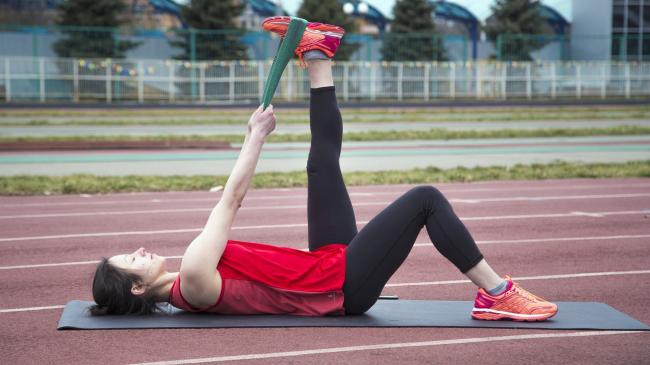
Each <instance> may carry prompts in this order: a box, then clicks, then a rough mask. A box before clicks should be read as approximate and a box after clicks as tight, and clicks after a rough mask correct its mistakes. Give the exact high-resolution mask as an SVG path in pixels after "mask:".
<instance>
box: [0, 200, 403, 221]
mask: <svg viewBox="0 0 650 365" xmlns="http://www.w3.org/2000/svg"><path fill="white" fill-rule="evenodd" d="M390 203H391V202H390V201H386V202H360V203H354V206H355V207H356V206H372V205H388V204H390ZM282 209H307V204H300V205H272V206H253V207H245V206H244V207H241V208H239V210H240V211H241V210H252V211H259V210H282ZM211 210H212V208H182V209H151V210H124V211H116V212H78V213H45V214H20V215H3V216H0V219H21V218H58V217H88V216H98V215H130V214H162V213H191V212H209V211H211Z"/></svg>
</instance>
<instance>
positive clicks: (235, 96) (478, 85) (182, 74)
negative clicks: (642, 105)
mask: <svg viewBox="0 0 650 365" xmlns="http://www.w3.org/2000/svg"><path fill="white" fill-rule="evenodd" d="M270 65H271V63H270V61H214V62H213V61H208V62H196V63H190V62H185V61H176V60H137V61H133V60H128V61H124V60H97V59H61V58H21V57H4V58H2V57H0V102H1V101H6V102H11V101H23V100H28V101H41V102H48V101H70V102H80V101H105V102H107V103H111V102H120V101H128V102H138V103H160V102H169V103H187V102H196V103H244V102H255V101H256V100H259V99H260V98H261V93H262V91H263V88H264V81H265V78H266V75H267V73H268V70H269V67H270ZM333 72H334V78H335V83H336V87H337V91H338V95H339V98H340V99H342V100H346V101H347V100H387V101H391V100H392V101H394V100H411V101H417V100H421V101H434V100H441V99H501V100H505V99H529V100H530V99H559V98H576V99H580V98H603V99H604V98H609V97H617V98H633V97H648V96H650V63H647V62H646V63H630V62H561V61H553V62H512V63H509V62H445V63H430V62H390V63H389V62H364V61H359V62H336V63H335V64H334V69H333ZM308 96H309V79H308V76H307V74H306V72H305V71H304V70H302V69H301V68H300V67H299V65H298V63H297V62H292V63H291V64H290V65H289V66H288V67H287V69H286V71H285V73H284V75H283V77H282V80H281V82H280V85H279V87H278V91H277V92H276V100H278V99H281V100H286V101H295V100H303V99H306V98H307V97H308Z"/></svg>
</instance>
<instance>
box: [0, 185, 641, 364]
mask: <svg viewBox="0 0 650 365" xmlns="http://www.w3.org/2000/svg"><path fill="white" fill-rule="evenodd" d="M588 182H589V184H595V185H598V184H601V182H598V181H596V182H594V181H588ZM642 182H644V180H635V181H634V183H636V184H639V183H642ZM576 183H584V182H581V181H576ZM617 183H618V184H627V185H633V184H632V181H627V180H619V181H617ZM607 184H610V185H616V184H613V183H612V181H610V180H605V181H602V185H607ZM566 185H567V184H566V182H544V184H541V185H540V184H539V183H538V182H535V183H533V182H531V183H525V182H524V183H519V182H513V183H503V184H502V185H501V183H496V184H493V185H489V184H446V186H445V188H447V189H450V190H451V189H456V190H458V191H462V190H463V189H466V190H471V189H472V188H477V187H478V188H486V187H487V188H488V189H489V188H493V189H497V190H498V189H499V186H502V189H501V190H502V192H501V193H503V194H504V195H508V194H512V192H513V189H515V188H516V186H522V187H524V188H531V187H535V186H536V187H544V188H545V189H540V191H544V193H543V194H546V195H561V194H566V193H567V190H571V189H567V188H566ZM553 186H555V187H556V189H555V190H557V191H554V189H553ZM610 188H611V187H610ZM364 189H368V190H372V189H374V188H373V187H370V188H365V187H364ZM634 189H637V190H635V191H636V192H638V189H639V188H638V187H636V188H635V187H628V188H624V189H623V190H625V191H628V192H631V191H632V190H634ZM351 190H352V189H351ZM368 190H365V191H368ZM575 190H576V189H574V191H573V192H571V194H575ZM395 191H396V192H397V191H404V187H403V186H401V187H398V188H397V189H395ZM443 191H444V189H443ZM646 191H647V190H646ZM303 192H304V190H303ZM601 192H602V190H601ZM252 193H253V194H251V196H254V195H255V192H252ZM278 193H290V192H278ZM454 194H455V193H454ZM459 194H460V193H459ZM472 194H476V195H474V196H473V197H474V198H480V196H479V194H483V198H491V197H494V196H495V195H498V194H499V192H495V191H494V190H492V191H485V192H483V193H480V192H475V193H472ZM543 194H540V195H543ZM172 195H177V194H170V195H169V196H172ZM462 195H463V197H467V194H462ZM120 196H121V195H120ZM140 196H148V195H140ZM57 198H58V199H60V197H56V198H55V197H52V200H55V199H57ZM105 198H107V199H115V197H114V196H107V197H105ZM39 199H40V198H39ZM65 199H70V200H72V197H65ZM82 199H83V198H82ZM353 199H354V197H353ZM364 199H365V198H364ZM10 200H11V199H10ZM27 200H29V199H27ZM52 200H48V199H45V202H48V201H52ZM86 200H87V198H86ZM598 200H599V201H600V202H599V203H598V202H596V204H597V205H596V206H595V207H597V208H600V209H599V211H607V208H608V207H610V206H611V204H612V201H611V199H598ZM14 201H16V200H14ZM623 201H624V200H623ZM628 201H629V200H628ZM645 201H646V202H647V200H645ZM1 203H4V199H2V201H0V204H1ZM537 203H538V202H535V204H536V205H534V208H535V209H537V210H538V211H539V212H542V213H543V212H545V211H547V210H552V209H556V207H555V206H554V204H555V203H553V202H550V201H547V202H546V203H541V204H539V205H538V204H537ZM618 203H620V201H619V202H618ZM467 204H471V203H467ZM489 204H490V205H489V206H487V208H488V209H489V210H490V211H491V212H490V215H499V214H507V213H508V210H509V209H519V208H518V207H517V204H522V202H491V203H489ZM623 204H624V203H623ZM630 204H632V203H630ZM634 204H637V203H634ZM473 205H476V207H473V208H472V209H478V210H473V211H472V214H473V215H474V214H476V215H479V214H483V213H485V212H484V211H481V209H482V208H480V206H482V205H483V203H478V204H476V203H475V204H473ZM511 205H512V206H513V208H509V207H510V206H511ZM126 206H129V205H128V204H126ZM454 206H455V207H456V208H457V210H460V209H461V205H459V204H457V203H454ZM524 207H525V206H524ZM36 208H37V209H36V212H37V213H38V207H36ZM129 208H130V209H137V205H136V206H135V207H129ZM618 208H621V207H618ZM623 208H625V206H623ZM364 209H365V208H364ZM463 209H464V208H463ZM372 212H373V211H372V210H368V211H365V210H364V211H363V212H362V214H364V215H365V214H372ZM461 215H463V214H461ZM199 216H200V214H199ZM152 217H153V216H152ZM631 218H632V219H631ZM98 219H106V218H105V217H104V218H102V217H98ZM251 219H253V220H254V219H257V218H256V217H255V216H253V217H251ZM643 219H646V218H644V215H643V214H637V215H631V216H605V217H590V216H576V217H571V218H570V219H524V220H516V221H515V220H510V221H500V220H499V221H491V222H487V221H486V222H482V221H470V222H468V225H469V226H470V230H471V231H472V233H473V234H474V236H475V237H476V238H477V239H478V240H479V241H480V240H487V239H493V238H496V239H498V238H501V239H517V238H521V239H525V238H544V237H560V236H584V237H586V236H589V233H594V234H593V235H594V236H595V235H599V234H600V235H603V234H604V233H606V232H608V234H610V235H612V234H618V235H625V234H631V233H639V232H640V231H642V230H643V229H644V227H647V220H646V221H644V220H643ZM39 221H40V220H38V219H37V220H36V221H35V222H37V223H34V222H32V224H35V225H38V224H39V223H38V222H39ZM630 221H632V222H630ZM635 221H636V222H638V223H634V222H635ZM43 222H45V221H43ZM644 222H645V223H646V224H645V226H644V225H643V223H644ZM14 223H15V222H14ZM59 224H60V223H59ZM134 224H135V223H134ZM139 224H140V223H139V222H138V225H139ZM77 228H78V227H74V226H73V225H70V230H71V231H74V230H76V229H77ZM131 228H138V227H131ZM142 228H146V227H142ZM283 231H284V229H278V230H261V231H257V232H254V233H255V236H257V237H262V238H261V239H259V240H260V241H268V240H264V239H263V238H264V237H266V236H267V235H268V234H269V233H270V234H271V237H276V238H278V240H275V242H284V241H283V240H282V232H283ZM239 233H245V231H241V232H237V234H239ZM646 233H648V232H647V230H646ZM249 234H250V235H251V236H253V234H252V233H249ZM560 234H561V235H560ZM247 235H248V234H247ZM305 235H306V231H305V229H304V228H297V229H295V232H294V233H292V234H291V235H290V236H291V237H293V238H295V241H292V242H293V243H294V244H296V245H298V244H299V243H301V242H302V243H303V244H304V242H305V241H304V237H305ZM301 237H302V239H303V240H302V241H301V240H299V239H300V238H301ZM425 237H426V236H423V235H421V236H420V238H419V240H418V241H419V242H425ZM156 238H159V239H160V237H156ZM120 239H122V240H124V238H123V237H118V238H116V239H115V240H108V239H106V238H102V237H100V238H96V239H93V240H92V241H88V242H84V241H85V240H76V241H75V240H71V241H72V242H71V243H72V245H71V246H67V245H64V246H63V248H62V249H60V250H59V251H58V252H57V251H56V250H54V251H42V250H41V246H42V245H44V244H45V242H46V241H25V242H23V243H24V245H23V244H21V245H16V247H7V246H4V245H0V250H5V249H8V250H9V251H6V252H7V254H9V255H12V256H13V255H19V256H20V255H23V254H25V255H26V256H25V257H24V258H28V257H29V258H31V259H32V260H34V261H36V260H39V262H44V261H46V260H51V261H56V260H58V261H59V262H62V261H65V260H64V259H65V257H66V255H68V254H69V253H71V252H72V253H74V252H77V253H83V252H84V249H83V248H84V247H86V246H85V244H86V243H87V244H88V247H92V246H94V247H96V249H98V250H99V249H101V247H102V246H106V245H111V244H115V243H117V241H119V240H120ZM137 239H138V240H139V239H140V237H137ZM178 240H179V237H175V241H178ZM61 241H63V240H61ZM134 241H135V240H134ZM152 241H155V239H152ZM577 242H581V243H577ZM612 242H614V243H613V244H608V243H609V242H607V241H606V240H594V241H584V240H583V241H576V242H571V243H570V246H568V245H569V243H567V242H543V243H507V244H486V245H482V246H481V249H482V250H483V251H484V253H485V254H486V256H488V258H490V257H493V259H491V262H492V263H493V266H495V267H496V266H497V263H498V265H500V266H501V265H502V266H504V267H506V266H507V267H509V268H514V269H515V270H513V271H512V272H511V273H512V274H522V275H519V276H528V274H529V273H541V274H555V273H567V272H577V271H579V270H587V269H592V268H594V266H597V268H598V269H602V270H600V271H605V270H607V269H609V268H612V269H617V270H618V269H621V266H628V267H629V266H631V265H632V266H635V267H631V268H630V269H638V268H639V267H641V268H646V269H647V268H650V265H649V264H648V254H647V252H648V251H647V249H646V248H645V247H647V246H646V245H647V240H644V239H634V238H632V239H618V240H612ZM27 244H28V245H27ZM152 244H153V242H152ZM183 244H184V243H182V242H175V243H171V242H170V243H166V244H165V245H168V246H166V247H167V249H169V250H178V249H181V247H182V245H183ZM558 251H563V252H565V253H568V255H565V256H567V257H565V259H568V261H563V260H558V255H557V252H558ZM46 252H47V253H46ZM432 252H433V254H432ZM581 252H584V257H585V258H581V256H580V255H578V253H581ZM4 253H5V251H3V255H2V256H3V257H5V255H4ZM436 256H438V257H437V258H436ZM603 256H607V258H606V259H605V258H603ZM521 257H532V258H534V259H535V260H531V261H526V262H523V261H522V259H521ZM612 257H615V259H613V258H612ZM92 258H94V257H92ZM541 261H545V263H542V262H541ZM425 264H426V265H429V267H430V268H431V269H432V270H431V271H429V272H425V271H422V267H423V266H424V265H425ZM445 264H446V265H449V264H448V263H445V262H444V260H441V259H440V258H439V255H437V254H435V251H433V250H429V249H427V248H426V247H418V248H416V249H414V251H413V252H412V254H411V256H410V257H409V259H408V260H407V262H406V265H405V266H404V267H403V268H402V269H400V271H399V272H398V273H397V274H396V275H395V277H394V278H393V279H392V281H391V282H401V283H404V282H408V281H413V280H415V281H431V280H432V277H433V279H434V280H444V279H462V276H460V275H459V274H458V273H457V272H455V271H453V269H452V268H450V267H445V266H444V265H445ZM88 269H90V270H88ZM498 269H501V267H499V268H498ZM559 269H564V271H563V272H558V271H553V270H559ZM569 269H575V271H571V270H569ZM44 270H45V271H44ZM50 270H52V271H50ZM69 270H71V271H69ZM84 270H86V271H84ZM499 271H501V270H499ZM514 271H516V272H514ZM592 271H593V270H592ZM84 272H87V273H89V274H91V272H92V266H88V265H86V266H83V265H82V266H77V267H75V268H72V267H62V268H60V270H57V269H54V268H52V269H32V270H24V269H21V270H8V271H0V275H2V276H0V277H2V283H3V284H4V283H5V282H8V281H10V282H15V281H20V280H19V279H17V278H16V277H15V276H14V275H18V274H20V275H19V276H21V277H23V278H24V282H21V285H20V286H22V287H23V288H26V287H30V289H29V290H27V289H24V290H26V291H24V292H23V294H22V295H21V292H20V290H18V291H17V292H16V294H15V295H11V296H12V297H21V298H24V300H25V302H22V303H18V302H17V303H16V304H23V303H30V302H34V301H36V300H37V299H38V298H37V297H38V296H39V295H38V293H39V292H43V291H39V289H42V288H44V287H45V285H42V284H39V282H42V281H43V278H45V277H49V278H55V277H57V276H58V277H60V279H61V280H60V282H61V283H60V284H56V283H57V281H56V280H55V279H53V282H54V283H55V285H54V286H55V287H56V289H57V290H55V292H56V293H58V294H56V296H54V297H50V298H51V299H52V300H54V299H55V298H63V299H64V300H65V299H67V298H66V294H68V293H70V292H72V293H73V294H74V295H75V296H74V297H76V298H79V297H80V295H83V290H84V288H85V289H86V290H87V284H85V283H84V280H83V278H82V279H79V276H83V273H84ZM75 275H76V276H75ZM75 278H76V279H75ZM645 278H646V276H643V275H637V276H634V275H628V276H625V275H621V276H602V277H594V278H573V279H556V280H536V281H526V282H525V284H524V285H525V286H526V287H527V288H530V289H531V290H534V291H537V292H539V293H540V294H541V293H543V295H544V296H550V297H553V298H557V299H558V300H598V301H604V302H607V303H610V304H612V305H614V306H615V307H617V308H619V309H621V310H624V311H626V312H627V313H630V314H632V315H634V316H635V317H637V318H639V319H642V320H645V321H646V322H648V320H650V318H648V317H647V316H646V315H645V314H644V313H645V308H644V307H643V305H642V303H643V302H644V301H645V302H647V300H648V296H647V294H645V293H648V292H649V291H648V289H650V288H648V286H647V284H645V283H647V282H648V280H647V279H645ZM5 280H6V281H5ZM66 284H67V285H69V286H72V288H70V289H68V288H67V287H66ZM596 284H597V285H596ZM3 286H4V285H3ZM14 288H15V287H14ZM631 289H634V290H631ZM387 291H390V292H392V293H396V294H399V295H400V296H402V297H404V298H429V299H431V298H440V299H465V300H467V296H468V292H469V293H470V296H471V293H472V287H471V285H469V284H454V285H438V286H423V287H408V286H407V287H389V288H387ZM86 295H87V294H86ZM574 297H575V299H572V298H574ZM70 299H71V298H70ZM3 300H4V299H3ZM50 304H52V303H50ZM1 307H2V308H6V306H5V305H4V302H3V305H1ZM59 314H60V310H45V311H37V312H17V313H0V316H2V317H3V319H5V318H6V319H9V320H8V321H4V320H3V321H2V323H3V324H2V326H3V327H4V328H2V333H4V334H7V336H6V337H7V339H8V340H9V341H3V343H7V344H8V345H9V347H8V350H7V353H5V350H3V351H2V355H3V358H7V359H9V360H15V361H13V362H28V360H34V362H48V363H51V362H70V361H78V362H81V363H96V362H97V363H98V362H102V361H103V360H106V359H109V356H115V357H112V358H110V359H111V360H113V359H116V360H115V361H111V362H118V363H137V362H147V361H157V360H173V359H195V358H204V357H215V356H216V357H220V356H228V355H242V354H259V353H278V352H284V351H292V350H313V349H322V348H336V347H343V346H365V345H376V344H393V345H390V346H388V348H385V349H374V350H373V349H368V350H361V351H353V352H345V353H343V352H334V353H330V354H314V355H301V356H298V357H290V358H282V357H280V358H277V357H276V358H272V359H269V360H263V359H260V360H254V359H253V360H246V361H243V362H246V363H262V362H264V363H270V362H273V363H275V362H298V363H331V362H332V361H346V362H356V363H376V362H388V361H390V362H395V361H398V360H399V361H401V362H402V363H422V362H427V363H430V362H450V361H451V360H452V359H453V361H464V362H466V361H477V360H478V359H479V358H480V359H481V361H482V362H483V363H491V361H492V360H495V361H494V362H495V363H496V362H497V361H496V360H497V359H494V358H486V357H482V356H481V354H482V353H483V352H484V351H491V349H492V348H493V347H494V346H495V345H494V344H492V343H490V342H487V343H469V344H440V345H435V346H434V345H432V346H421V347H410V348H403V347H398V345H395V344H403V343H412V342H422V341H437V340H448V339H467V338H485V337H488V338H489V337H492V338H493V339H491V340H490V341H498V340H497V339H498V338H502V337H504V336H512V335H531V334H536V333H541V334H548V333H550V332H548V331H515V330H476V329H354V330H350V329H264V330H219V329H217V330H163V331H102V332H67V333H61V332H56V331H54V330H53V327H54V326H55V323H56V321H57V320H58V315H59ZM9 323H11V324H9ZM8 325H11V327H6V326H8ZM551 333H556V332H551ZM565 333H567V332H561V334H565ZM161 335H162V336H161ZM456 342H463V340H460V341H456ZM102 343H107V344H109V345H110V346H106V345H102ZM171 343H174V344H175V346H171V345H170V344H171ZM532 343H537V344H540V345H541V344H543V346H537V347H533V346H532V345H531V344H532ZM133 344H135V345H133ZM215 344H216V345H215ZM646 344H647V334H615V335H607V336H589V337H575V338H574V337H570V338H543V339H542V338H530V339H519V340H515V339H511V340H508V341H499V342H498V345H497V346H498V347H499V349H502V348H503V349H507V350H508V351H509V352H511V351H514V353H521V352H523V351H526V353H527V355H528V354H530V355H532V356H535V358H536V359H538V360H541V361H544V362H551V361H552V362H560V363H561V362H572V363H593V362H599V361H600V362H624V363H640V361H642V360H643V359H646V358H647V357H648V355H649V354H648V351H647V350H646V348H647V346H646ZM461 346H462V347H461ZM549 347H552V348H553V349H554V351H552V352H549V351H548V348H549ZM459 348H462V351H459ZM52 349H56V350H54V351H53V350H52ZM154 354H155V355H154ZM21 356H22V357H21ZM21 360H22V361H21ZM498 362H499V363H503V359H499V361H498Z"/></svg>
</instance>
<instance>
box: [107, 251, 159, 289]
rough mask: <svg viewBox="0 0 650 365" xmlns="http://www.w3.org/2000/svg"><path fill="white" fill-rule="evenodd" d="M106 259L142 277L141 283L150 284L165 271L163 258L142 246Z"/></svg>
mask: <svg viewBox="0 0 650 365" xmlns="http://www.w3.org/2000/svg"><path fill="white" fill-rule="evenodd" d="M108 261H109V262H110V263H111V264H112V265H114V266H116V267H118V268H120V269H123V270H126V271H128V272H131V273H134V274H136V275H138V276H140V277H141V278H142V281H143V284H145V285H149V284H152V283H154V282H155V281H156V279H158V277H160V275H162V274H163V273H165V258H164V257H162V256H158V255H156V254H155V253H151V252H148V251H147V250H145V249H144V247H140V248H139V249H137V250H135V251H133V252H131V253H129V254H124V255H117V256H113V257H111V258H110V259H108Z"/></svg>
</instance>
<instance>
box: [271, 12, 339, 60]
mask: <svg viewBox="0 0 650 365" xmlns="http://www.w3.org/2000/svg"><path fill="white" fill-rule="evenodd" d="M290 22H291V17H288V16H274V17H270V18H266V19H264V21H263V22H262V28H263V29H264V30H267V31H269V32H273V33H277V34H279V35H280V37H284V35H285V33H286V32H287V28H288V27H289V23H290ZM344 34H345V30H344V29H343V28H341V27H339V26H336V25H331V24H324V23H314V22H309V23H308V24H307V28H306V29H305V33H304V34H303V36H302V39H301V40H300V43H298V47H296V55H297V56H298V58H300V60H301V61H302V60H303V54H304V53H305V52H307V51H312V50H319V51H321V52H323V53H325V55H327V57H329V58H332V57H334V54H335V53H336V50H337V49H338V48H339V45H340V44H341V38H343V35H344ZM303 63H304V62H303Z"/></svg>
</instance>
